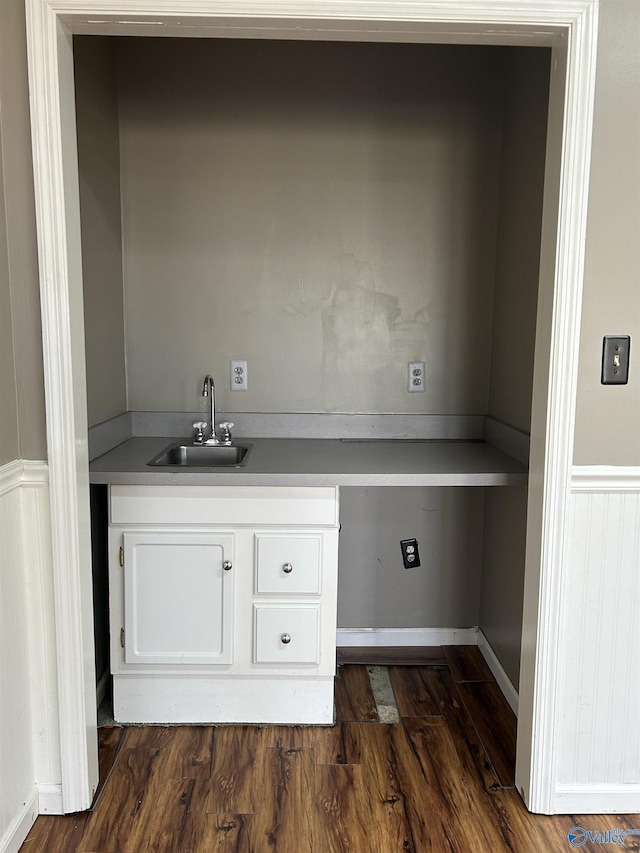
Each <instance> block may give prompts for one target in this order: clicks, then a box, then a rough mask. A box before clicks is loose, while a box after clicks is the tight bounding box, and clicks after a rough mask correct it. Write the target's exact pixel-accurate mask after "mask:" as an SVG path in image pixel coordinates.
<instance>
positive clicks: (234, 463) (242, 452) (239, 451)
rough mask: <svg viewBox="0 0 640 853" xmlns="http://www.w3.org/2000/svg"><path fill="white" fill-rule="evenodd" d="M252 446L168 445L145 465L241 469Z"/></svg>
mask: <svg viewBox="0 0 640 853" xmlns="http://www.w3.org/2000/svg"><path fill="white" fill-rule="evenodd" d="M252 447H253V445H252V444H232V445H231V446H230V447H226V446H224V445H219V444H217V445H212V446H210V447H207V446H206V445H204V446H203V445H198V444H170V445H169V447H165V449H164V450H163V451H162V453H159V454H158V455H157V456H155V457H154V458H153V459H152V460H151V461H150V462H147V465H167V466H170V467H176V468H241V467H242V466H243V465H246V464H247V459H248V457H249V453H250V452H251V449H252Z"/></svg>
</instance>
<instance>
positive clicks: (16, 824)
mask: <svg viewBox="0 0 640 853" xmlns="http://www.w3.org/2000/svg"><path fill="white" fill-rule="evenodd" d="M37 817H38V789H37V788H36V787H35V785H34V787H33V789H32V790H31V792H30V794H29V796H28V797H27V798H26V800H25V801H24V803H23V805H22V808H21V809H20V811H19V812H18V813H17V814H16V815H14V817H13V820H12V821H11V823H10V824H9V826H8V827H7V829H6V831H5V832H4V834H3V835H2V837H1V838H0V853H18V850H20V847H21V846H22V842H23V841H24V840H25V838H26V837H27V835H28V834H29V830H30V829H31V827H32V826H33V824H34V823H35V820H36V818H37Z"/></svg>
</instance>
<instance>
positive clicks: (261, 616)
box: [254, 604, 320, 665]
mask: <svg viewBox="0 0 640 853" xmlns="http://www.w3.org/2000/svg"><path fill="white" fill-rule="evenodd" d="M254 624H255V635H254V636H255V647H254V660H255V663H277V664H280V665H286V664H295V663H309V664H319V663H320V606H319V605H317V604H314V605H308V606H304V605H300V604H292V605H291V606H289V607H286V606H285V607H278V606H273V605H269V604H264V605H263V604H255V605H254Z"/></svg>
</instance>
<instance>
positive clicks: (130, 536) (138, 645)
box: [122, 531, 234, 666]
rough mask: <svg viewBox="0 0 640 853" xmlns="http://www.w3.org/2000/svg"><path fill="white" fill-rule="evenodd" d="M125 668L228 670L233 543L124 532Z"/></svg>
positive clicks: (213, 537) (211, 536)
mask: <svg viewBox="0 0 640 853" xmlns="http://www.w3.org/2000/svg"><path fill="white" fill-rule="evenodd" d="M122 541H123V545H122V547H123V557H124V560H123V562H124V566H123V567H122V568H123V582H124V622H125V626H126V630H125V633H124V636H123V640H124V660H125V663H128V664H129V663H153V664H179V665H181V666H184V665H185V664H229V663H231V660H232V641H233V634H232V619H233V576H232V574H231V570H232V568H233V544H234V540H233V536H231V535H227V536H224V535H221V534H215V533H206V532H200V531H198V532H191V533H177V532H173V533H163V532H161V531H153V532H139V531H126V532H125V533H123V535H122Z"/></svg>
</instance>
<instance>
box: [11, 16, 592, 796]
mask: <svg viewBox="0 0 640 853" xmlns="http://www.w3.org/2000/svg"><path fill="white" fill-rule="evenodd" d="M26 7H27V38H28V48H29V78H30V90H31V119H32V134H33V155H34V173H35V188H36V213H37V224H38V245H39V262H40V287H41V302H42V325H43V344H44V367H45V387H46V405H47V441H48V451H49V466H50V476H51V513H52V534H53V561H54V577H55V606H56V630H57V640H58V687H59V695H60V720H61V724H60V726H61V730H60V735H61V744H62V747H61V749H62V781H63V799H64V808H65V810H66V811H77V810H80V809H84V808H87V806H88V805H89V803H90V800H91V796H92V789H93V787H94V785H95V784H96V782H97V761H96V757H97V750H96V738H95V722H94V721H95V684H94V683H93V680H94V675H93V670H92V667H93V633H92V625H91V603H90V602H91V571H90V552H89V501H88V454H87V423H86V390H85V364H84V340H83V317H82V274H81V262H80V223H79V203H78V175H77V163H76V150H75V149H76V142H75V115H74V98H73V63H72V59H73V57H72V34H73V33H74V32H82V33H99V34H107V33H118V34H122V35H125V34H146V35H160V34H162V35H176V34H180V35H196V34H199V35H215V36H217V37H237V36H240V35H242V36H244V37H258V36H260V37H262V38H264V37H271V38H297V39H300V38H314V39H327V38H330V39H344V40H363V41H395V42H452V43H454V42H455V43H483V44H530V45H536V44H538V45H540V44H542V45H552V46H553V63H554V68H555V72H554V74H553V76H552V91H551V109H552V114H551V116H550V118H551V120H552V121H551V125H552V126H551V131H553V132H556V134H557V136H556V141H555V142H553V140H551V136H550V141H551V142H552V145H555V151H554V152H553V151H552V152H551V153H552V154H555V155H556V158H557V174H555V175H551V177H549V175H548V178H547V179H545V183H546V187H545V196H546V200H545V227H544V229H543V263H542V266H541V290H540V308H539V325H540V326H541V329H542V332H543V333H542V335H538V342H537V344H536V375H535V377H534V386H535V387H534V412H533V423H532V436H531V438H532V446H531V460H532V461H531V475H530V482H531V486H530V510H529V520H528V541H529V542H530V543H531V544H530V545H528V551H527V569H526V590H525V622H524V629H523V670H522V676H521V691H520V726H519V735H518V769H517V780H518V786H519V787H520V789H521V790H523V791H524V796H525V800H526V802H527V804H528V806H529V808H531V809H532V810H534V811H545V810H547V809H548V808H549V806H550V804H551V803H552V800H553V796H552V795H553V788H554V785H555V762H556V752H557V750H556V746H555V743H554V736H555V718H556V709H555V689H554V688H555V678H556V658H557V642H558V639H559V637H558V603H559V595H560V591H561V588H562V577H563V554H564V541H565V508H566V502H567V494H568V482H569V477H570V468H571V452H572V446H573V432H574V419H575V397H576V386H577V358H578V343H579V341H578V337H579V320H580V306H581V298H582V273H583V260H584V236H585V230H586V205H587V194H588V169H589V156H590V143H591V123H592V111H593V90H594V77H595V46H596V36H597V12H598V0H474V2H473V3H470V2H468V0H448V2H447V3H442V0H413V2H397V0H339V2H337V0H128V2H127V3H123V2H122V0H26ZM565 69H566V75H565V71H564V70H565ZM554 105H555V113H554V112H553V111H554ZM554 116H555V118H554ZM554 120H555V122H556V123H555V125H554ZM558 120H559V121H560V122H561V124H562V129H560V128H559V127H558V126H557V125H558ZM559 141H560V145H559V144H558V142H559ZM547 172H548V173H549V169H548V170H547ZM552 178H553V179H554V180H555V185H554V180H552ZM558 184H559V196H558V190H557V187H558ZM556 226H557V227H556ZM560 363H562V365H563V369H562V370H555V369H553V368H552V366H553V365H556V364H560Z"/></svg>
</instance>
